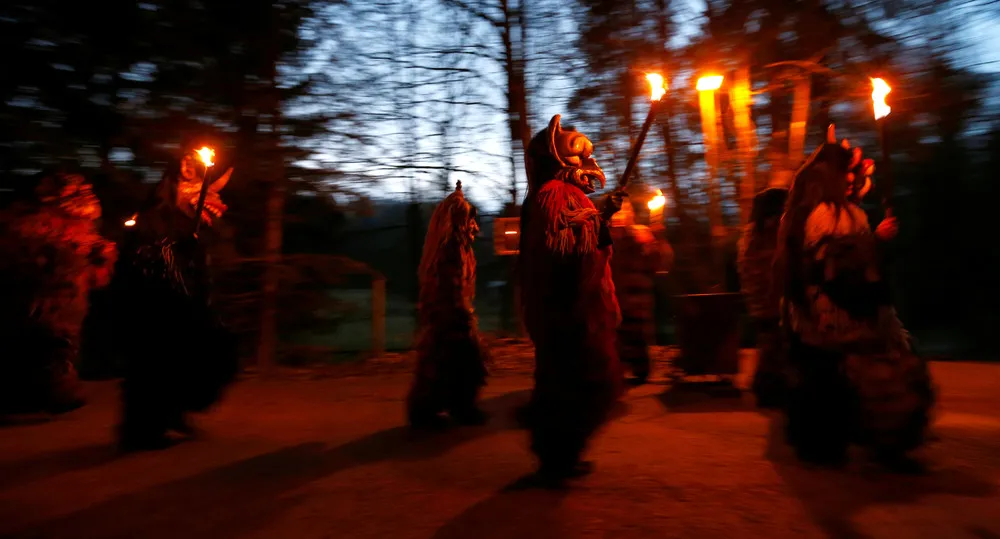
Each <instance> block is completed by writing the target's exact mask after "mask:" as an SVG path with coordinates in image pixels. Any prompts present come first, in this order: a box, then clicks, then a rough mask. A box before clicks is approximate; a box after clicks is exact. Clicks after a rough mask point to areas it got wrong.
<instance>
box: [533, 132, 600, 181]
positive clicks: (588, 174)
mask: <svg viewBox="0 0 1000 539" xmlns="http://www.w3.org/2000/svg"><path fill="white" fill-rule="evenodd" d="M559 120H560V116H559V115H558V114H556V115H555V116H553V117H552V120H550V121H549V126H548V127H547V128H545V129H543V130H542V131H540V132H539V133H538V134H537V135H535V137H534V138H533V139H531V143H530V144H529V145H528V158H529V160H530V162H531V170H532V178H531V183H532V185H531V187H532V189H536V188H538V187H541V185H542V184H544V183H545V182H548V181H550V180H554V179H555V180H561V181H564V182H566V183H569V184H572V185H575V186H576V187H578V188H580V189H581V190H582V191H583V192H584V193H588V194H589V193H593V192H594V191H595V190H596V189H597V188H598V185H600V187H601V188H603V187H604V181H605V178H604V171H603V170H601V167H600V166H598V164H597V161H596V160H594V158H593V157H591V155H592V154H593V153H594V144H593V143H592V142H590V139H588V138H587V137H586V135H584V134H583V133H580V132H578V131H576V130H575V129H563V128H562V126H561V125H560V123H559Z"/></svg>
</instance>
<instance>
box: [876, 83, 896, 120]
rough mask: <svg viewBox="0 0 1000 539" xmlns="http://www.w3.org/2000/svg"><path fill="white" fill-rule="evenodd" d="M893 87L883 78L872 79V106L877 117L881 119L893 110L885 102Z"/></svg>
mask: <svg viewBox="0 0 1000 539" xmlns="http://www.w3.org/2000/svg"><path fill="white" fill-rule="evenodd" d="M891 91H892V88H890V87H889V85H888V84H886V83H885V81H884V80H882V79H872V106H873V107H874V109H875V119H876V120H881V119H882V118H885V117H886V116H888V115H889V113H890V112H892V108H891V107H889V105H886V104H885V96H887V95H889V92H891Z"/></svg>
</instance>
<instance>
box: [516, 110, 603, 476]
mask: <svg viewBox="0 0 1000 539" xmlns="http://www.w3.org/2000/svg"><path fill="white" fill-rule="evenodd" d="M592 152H593V144H591V142H590V140H588V139H587V137H585V136H584V135H583V134H581V133H578V132H576V131H573V130H568V129H562V127H561V126H560V122H559V115H556V116H554V117H553V118H552V120H551V121H550V122H549V126H548V128H546V129H544V130H542V131H541V132H539V133H538V134H537V135H535V137H534V138H533V139H532V140H531V143H530V144H529V147H528V159H529V171H530V174H529V181H530V183H529V189H528V193H527V196H526V197H525V201H524V205H523V207H522V209H521V244H520V255H519V260H518V266H519V267H518V274H519V279H520V283H521V287H520V290H521V306H522V309H523V320H524V325H525V328H526V329H527V331H528V334H529V336H530V337H531V340H532V342H533V343H534V345H535V388H534V391H533V394H532V400H531V403H530V404H529V406H528V407H527V408H526V409H525V411H524V417H525V419H524V421H525V422H526V423H527V424H528V427H529V428H530V431H531V448H532V451H534V453H535V455H536V456H537V457H538V460H539V463H540V467H539V475H540V477H542V478H544V479H547V480H555V481H561V480H564V479H567V478H570V477H573V476H578V475H581V474H585V473H587V472H588V471H589V469H590V466H589V463H584V462H581V460H580V457H581V454H582V453H583V451H584V449H585V446H586V443H587V440H588V439H589V438H590V437H591V436H592V435H593V433H594V432H595V431H596V430H597V429H598V428H599V427H600V426H601V425H602V424H603V423H604V421H605V420H606V419H607V417H608V414H609V412H610V411H611V409H612V406H613V405H614V403H615V402H616V400H617V398H618V397H619V395H620V394H621V371H620V366H619V361H618V352H617V350H616V349H615V331H616V328H617V326H618V323H619V322H620V319H621V318H620V314H619V311H618V301H617V300H616V299H615V286H614V283H613V282H612V279H611V267H610V265H609V260H610V258H611V251H612V249H611V242H612V240H611V232H610V225H609V223H608V220H609V219H610V218H611V216H612V215H613V214H614V213H615V212H616V211H617V210H618V209H619V208H620V207H621V203H622V196H623V195H622V194H621V193H620V192H616V193H615V194H614V195H612V196H609V197H608V199H607V200H606V203H605V205H604V207H603V209H602V210H598V209H597V208H596V207H595V206H594V204H593V202H591V201H590V199H589V198H587V195H588V194H590V193H593V192H594V191H595V188H596V187H597V185H598V184H600V186H601V187H603V186H604V172H603V171H602V170H601V168H600V167H599V166H598V165H597V162H596V161H595V160H594V159H593V158H592V157H591V154H592Z"/></svg>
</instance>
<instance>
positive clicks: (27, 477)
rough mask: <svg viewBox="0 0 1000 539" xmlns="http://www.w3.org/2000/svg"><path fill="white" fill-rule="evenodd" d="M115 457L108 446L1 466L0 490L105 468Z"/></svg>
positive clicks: (90, 447)
mask: <svg viewBox="0 0 1000 539" xmlns="http://www.w3.org/2000/svg"><path fill="white" fill-rule="evenodd" d="M117 457H118V452H117V451H116V450H115V448H114V447H112V446H110V445H89V446H83V447H75V448H73V449H69V450H66V451H57V452H54V453H47V454H44V455H42V456H40V457H37V458H32V459H27V460H20V461H16V462H9V463H4V464H3V465H0V489H4V488H7V487H10V486H13V485H18V484H25V483H30V482H32V481H37V480H39V479H44V478H46V477H51V476H53V475H59V474H64V473H70V472H75V471H77V470H84V469H87V468H94V467H97V466H101V465H104V464H107V463H109V462H111V461H113V460H115V458H117Z"/></svg>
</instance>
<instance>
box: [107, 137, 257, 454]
mask: <svg viewBox="0 0 1000 539" xmlns="http://www.w3.org/2000/svg"><path fill="white" fill-rule="evenodd" d="M213 157H214V152H213V151H212V150H210V149H208V148H202V149H200V150H197V151H189V152H187V153H185V154H184V156H183V157H182V158H181V160H180V162H179V163H177V164H176V165H174V166H173V167H171V168H169V169H168V170H167V172H166V173H165V174H164V177H163V179H162V180H161V181H160V183H159V185H158V186H157V189H156V191H155V193H154V195H153V197H152V199H151V200H150V201H149V202H148V203H147V204H146V206H145V207H144V208H142V209H141V210H140V211H139V212H137V213H136V214H135V215H134V216H133V217H131V218H130V219H128V220H127V221H126V222H125V223H124V226H125V227H126V234H125V239H124V241H123V242H122V249H121V252H122V255H121V257H120V259H119V264H118V266H117V268H116V275H115V279H114V281H113V282H112V287H111V292H112V294H113V297H114V305H115V308H116V313H117V315H118V327H120V328H121V330H120V334H121V335H122V341H123V342H122V350H123V355H124V357H125V365H126V371H125V379H124V382H123V384H122V405H123V410H122V422H121V425H120V426H119V437H120V444H121V447H122V449H124V450H146V449H158V448H163V447H166V446H168V445H170V444H171V442H172V440H171V439H170V438H169V436H168V433H169V432H171V431H173V432H176V433H178V434H182V435H190V434H191V433H192V432H191V431H192V429H191V427H190V425H189V424H188V422H187V417H186V416H187V414H188V413H189V412H197V411H204V410H206V409H207V408H209V407H210V406H211V405H212V404H214V403H215V402H216V401H217V400H218V399H219V397H220V396H221V393H222V390H223V389H224V388H225V386H226V385H228V383H229V382H231V381H232V380H233V378H234V377H235V375H236V372H237V368H238V358H237V349H236V341H235V337H234V335H233V334H232V333H231V332H230V331H229V330H228V329H227V328H226V327H225V326H224V325H223V324H222V322H221V321H220V319H219V317H218V315H217V314H216V312H215V310H214V308H213V306H212V302H211V280H210V275H209V263H210V261H209V256H208V252H207V245H206V241H205V235H206V234H205V232H206V230H205V229H206V228H207V229H209V230H211V227H212V226H213V225H214V224H215V222H216V220H217V219H218V218H220V217H221V216H222V214H223V213H224V212H225V211H226V205H225V204H223V202H222V200H221V198H219V192H220V191H221V190H222V188H223V187H225V185H226V183H227V182H228V181H229V177H230V175H231V174H232V169H229V170H228V171H227V172H226V173H225V174H223V175H222V176H220V177H218V178H217V179H216V180H215V181H211V180H210V175H209V171H210V170H211V167H212V166H213V165H214V163H213V161H212V159H213Z"/></svg>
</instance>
